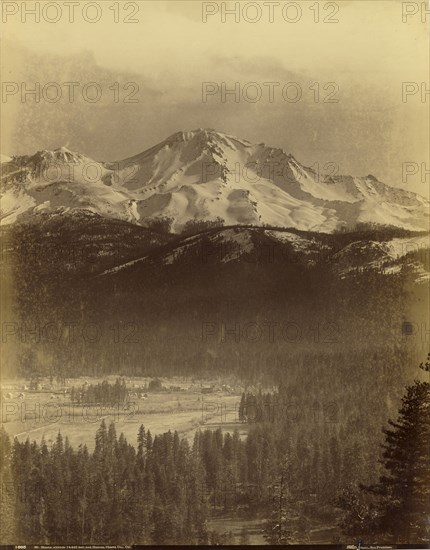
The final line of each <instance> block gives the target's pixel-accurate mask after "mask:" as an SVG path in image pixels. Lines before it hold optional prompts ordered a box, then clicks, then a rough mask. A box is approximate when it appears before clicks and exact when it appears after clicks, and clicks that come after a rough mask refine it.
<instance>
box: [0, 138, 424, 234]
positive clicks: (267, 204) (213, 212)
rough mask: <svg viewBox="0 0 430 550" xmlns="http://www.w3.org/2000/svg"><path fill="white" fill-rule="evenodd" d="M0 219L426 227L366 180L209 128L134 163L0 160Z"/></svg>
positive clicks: (415, 209)
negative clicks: (63, 216) (84, 214)
mask: <svg viewBox="0 0 430 550" xmlns="http://www.w3.org/2000/svg"><path fill="white" fill-rule="evenodd" d="M1 172H2V178H1V180H2V190H1V203H0V206H1V210H0V215H1V223H2V224H11V223H15V222H17V221H22V220H25V219H28V218H29V217H30V218H31V217H33V216H34V215H37V214H40V213H54V212H55V213H61V212H64V213H66V212H67V213H72V214H73V212H74V211H75V210H80V211H81V210H86V211H92V212H94V213H96V214H100V215H102V216H104V217H107V218H113V219H119V220H124V221H129V222H132V223H135V224H138V225H142V226H146V225H148V224H150V222H151V220H154V219H157V218H170V219H171V220H172V230H173V231H175V232H180V231H181V230H182V229H183V227H184V226H185V224H186V223H187V222H188V221H190V220H202V221H212V220H217V219H220V220H222V222H223V223H224V224H225V225H235V224H241V225H253V226H261V225H263V224H266V225H269V226H278V227H293V228H296V229H299V230H308V231H318V232H328V233H329V232H332V231H334V230H336V229H339V228H342V227H344V228H347V229H348V228H352V227H354V226H355V225H356V224H357V223H358V222H370V223H378V224H388V225H393V226H397V227H402V228H404V229H409V230H428V227H429V206H430V203H429V201H428V200H427V199H425V198H424V197H421V196H419V195H417V194H415V193H411V192H408V191H406V190H403V189H396V188H393V187H390V186H388V185H386V184H384V183H382V182H380V181H378V180H377V179H376V178H375V177H373V176H370V175H369V176H366V177H354V176H323V175H321V174H318V173H316V172H315V171H314V170H313V169H311V168H307V167H305V166H303V165H301V164H300V163H299V162H298V161H297V160H296V159H295V158H294V157H293V156H292V155H290V154H287V153H285V152H284V151H283V150H282V149H276V148H273V147H269V146H266V145H265V144H264V143H260V144H252V143H250V142H248V141H246V140H243V139H239V138H236V137H233V136H229V135H226V134H223V133H220V132H217V131H215V130H210V129H209V130H208V129H206V130H203V129H198V130H195V131H192V132H178V133H176V134H173V135H172V136H170V137H169V138H167V139H166V140H165V141H163V142H162V143H160V144H158V145H156V146H155V147H152V148H151V149H149V150H147V151H145V152H143V153H140V154H138V155H136V156H134V157H131V158H127V159H125V160H122V161H118V162H96V161H94V160H92V159H90V158H88V157H86V156H84V155H81V154H78V153H74V152H72V151H69V150H68V149H67V148H64V147H62V148H60V149H56V150H55V151H39V152H37V153H36V154H34V155H33V156H21V157H13V158H12V159H7V158H5V159H4V161H3V159H2V164H1Z"/></svg>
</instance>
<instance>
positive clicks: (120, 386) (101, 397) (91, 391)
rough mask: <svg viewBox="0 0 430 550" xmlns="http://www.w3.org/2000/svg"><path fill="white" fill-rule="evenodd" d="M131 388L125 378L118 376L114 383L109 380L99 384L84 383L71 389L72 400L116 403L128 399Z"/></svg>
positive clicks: (88, 402)
mask: <svg viewBox="0 0 430 550" xmlns="http://www.w3.org/2000/svg"><path fill="white" fill-rule="evenodd" d="M128 397H129V390H128V389H127V386H126V383H125V380H124V379H123V378H117V379H116V382H115V383H114V384H110V383H109V382H108V381H107V380H104V381H103V382H101V383H99V384H83V385H82V386H81V387H80V388H75V387H74V386H73V387H72V389H71V390H70V400H71V401H72V403H78V404H81V403H82V404H93V405H94V404H100V405H116V404H122V403H125V402H126V401H128Z"/></svg>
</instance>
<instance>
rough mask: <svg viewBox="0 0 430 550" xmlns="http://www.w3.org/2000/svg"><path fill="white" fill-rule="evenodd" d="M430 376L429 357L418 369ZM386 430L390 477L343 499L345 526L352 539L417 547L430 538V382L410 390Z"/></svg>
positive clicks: (385, 460) (385, 462)
mask: <svg viewBox="0 0 430 550" xmlns="http://www.w3.org/2000/svg"><path fill="white" fill-rule="evenodd" d="M420 368H421V369H422V370H424V371H426V372H429V371H430V354H429V355H428V357H427V362H426V363H425V364H424V365H423V364H421V365H420ZM389 425H390V427H389V428H388V429H384V430H383V432H384V434H385V444H384V445H383V449H384V450H383V453H382V459H381V463H382V464H383V465H384V467H385V470H386V472H385V473H384V475H382V476H381V477H380V479H379V482H378V483H377V484H375V485H373V486H369V487H365V486H361V490H362V494H361V495H352V494H349V495H347V494H345V493H344V495H343V499H341V502H340V504H341V505H343V506H344V507H345V508H347V513H346V516H345V518H344V521H343V525H344V530H345V532H347V533H348V534H361V535H363V534H364V533H366V534H368V533H369V532H370V531H372V532H373V534H374V538H375V539H377V541H378V542H379V541H381V542H397V543H418V542H427V541H428V540H429V537H430V524H429V520H428V518H429V512H430V452H429V451H430V383H429V382H420V381H417V380H416V381H415V382H414V384H413V385H412V386H409V387H407V389H406V394H405V395H404V397H403V399H402V406H401V408H400V410H399V416H398V419H397V421H396V422H394V421H392V420H389Z"/></svg>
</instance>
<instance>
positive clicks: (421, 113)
mask: <svg viewBox="0 0 430 550" xmlns="http://www.w3.org/2000/svg"><path fill="white" fill-rule="evenodd" d="M5 3H6V4H8V3H7V2H5ZM5 3H4V4H5ZM9 4H11V3H9ZM13 4H15V3H13ZM27 4H28V5H29V6H30V7H31V6H32V5H34V4H35V2H27ZM36 4H40V5H41V4H43V3H42V2H39V3H38V2H36ZM82 4H85V2H82V1H81V5H82ZM94 4H95V2H94ZM224 4H225V3H224ZM227 4H228V5H229V7H230V8H231V7H232V5H234V4H235V3H234V2H228V3H227ZM247 4H248V5H249V6H248V8H246V10H245V11H243V10H244V6H245V5H247ZM252 4H256V3H255V2H251V3H249V2H246V1H242V2H241V3H240V5H239V7H240V8H241V13H240V20H239V22H235V20H234V17H233V16H227V18H226V21H225V22H223V21H222V19H221V5H220V4H219V5H218V6H216V5H215V3H211V6H209V7H208V10H209V9H213V10H215V9H217V8H218V13H216V14H215V15H212V16H208V18H207V22H206V23H204V22H203V21H202V2H200V1H197V0H196V1H189V2H182V1H180V0H179V1H178V0H169V1H159V0H157V1H156V2H151V1H146V0H145V1H139V2H129V3H128V5H127V2H119V3H117V6H118V14H115V11H114V9H110V8H114V7H115V6H114V5H115V2H113V1H110V0H103V1H100V2H99V6H100V14H101V17H100V20H99V21H97V22H93V23H90V22H87V21H85V20H84V19H83V13H82V6H78V7H77V8H76V12H75V21H74V22H70V21H69V14H68V8H67V7H66V6H65V5H64V3H63V2H61V1H59V2H57V5H59V6H60V8H61V14H60V15H61V18H60V19H59V21H57V22H55V23H53V22H47V21H44V20H43V18H42V20H41V21H40V22H39V23H36V22H34V18H33V17H32V16H30V15H28V16H27V19H26V20H25V21H22V18H23V17H22V16H23V14H22V13H17V14H12V15H10V16H8V18H7V21H6V22H5V23H4V25H3V40H2V42H3V46H2V54H1V57H2V69H3V71H2V73H3V76H2V80H3V82H5V81H6V82H11V83H13V82H15V83H16V86H18V90H19V91H18V93H16V94H15V95H10V96H7V97H5V95H4V93H3V103H2V105H1V108H2V119H3V133H2V147H1V148H2V153H4V154H8V155H13V154H28V153H33V152H34V151H36V150H40V149H53V148H56V147H59V146H62V145H66V146H68V147H69V148H70V149H73V150H78V151H79V152H82V153H84V154H86V155H88V156H90V157H93V158H96V159H97V160H116V159H120V158H125V157H128V156H132V155H133V154H136V153H138V152H141V151H143V150H144V149H147V148H149V147H150V146H152V145H154V144H156V143H158V142H159V141H161V140H163V139H164V138H166V137H167V136H168V135H170V134H172V133H174V132H176V131H178V130H191V129H195V128H199V127H202V128H205V127H211V128H215V129H218V130H220V131H224V132H227V133H231V134H234V135H237V136H240V137H243V138H246V139H249V140H250V141H253V142H254V141H255V142H258V143H259V142H262V141H263V142H265V143H267V144H269V145H273V146H276V147H282V148H284V149H285V150H286V151H288V152H291V153H292V154H293V155H295V156H296V158H297V159H298V160H299V161H300V162H302V163H303V164H305V165H314V163H316V162H317V163H319V165H320V166H321V167H323V165H324V164H325V163H327V162H331V163H335V164H336V165H338V166H339V173H347V174H356V175H367V174H369V173H371V174H374V175H375V176H377V177H378V178H379V179H381V180H383V181H385V182H386V183H390V184H392V185H395V186H399V187H404V188H406V189H409V190H412V191H415V192H420V193H421V194H427V195H428V187H429V181H430V177H428V178H427V183H421V181H420V180H421V173H420V172H418V173H417V174H416V175H415V176H413V177H409V178H408V180H407V181H406V182H403V181H402V164H403V163H405V162H410V163H416V166H417V168H418V166H419V165H420V164H421V163H424V162H427V165H428V162H429V161H428V151H429V148H428V145H429V143H428V132H429V105H430V97H429V96H424V97H421V93H420V91H418V92H417V93H416V94H415V95H410V96H409V97H408V98H407V102H403V101H402V83H403V82H411V83H417V84H416V85H412V87H416V89H419V88H420V87H421V83H425V82H426V81H427V86H428V78H429V77H428V68H429V54H428V50H429V47H428V46H429V38H428V36H429V34H428V22H427V24H425V23H423V22H422V21H421V16H420V14H419V13H418V14H415V15H412V16H410V17H408V18H407V20H406V22H403V21H402V2H401V1H397V0H394V1H390V0H385V1H378V0H373V1H348V0H341V1H340V2H338V3H337V4H336V3H334V2H318V3H316V2H314V1H313V2H299V3H296V4H299V6H300V9H301V12H302V13H301V16H300V17H299V16H298V13H297V11H296V8H295V7H294V5H293V4H294V3H291V2H283V1H279V2H278V4H279V6H274V7H273V10H274V21H273V22H270V20H269V15H270V12H269V7H268V6H267V5H265V4H264V2H259V3H258V5H259V6H260V8H261V13H262V16H261V19H260V20H259V21H257V22H255V23H251V22H248V21H247V20H246V18H248V19H250V18H253V17H254V15H255V14H256V13H257V11H256V10H257V8H256V7H255V6H253V5H252ZM286 4H290V7H288V10H287V12H286V15H287V17H288V18H289V19H290V20H292V19H294V18H297V19H298V20H297V21H296V22H295V23H293V22H288V21H285V20H284V18H283V16H282V8H283V6H285V5H286ZM418 4H419V3H417V5H418ZM16 5H18V6H20V5H21V2H19V3H17V4H16ZM411 5H412V4H411ZM134 6H135V8H134ZM312 6H313V9H311V7H312ZM315 6H318V10H319V13H318V15H319V22H315V18H316V16H317V13H316V7H315ZM336 6H338V8H339V9H338V11H337V9H336ZM3 9H4V8H3ZM8 9H10V10H12V8H8ZM19 9H20V11H21V8H20V7H19ZM403 9H404V8H403ZM411 9H412V8H411ZM335 11H337V13H335ZM132 12H135V13H132ZM87 14H88V16H89V17H90V18H94V16H95V14H96V12H95V9H93V10H91V9H89V11H88V12H87ZM56 15H57V16H58V15H59V12H57V13H55V10H54V8H52V9H51V10H50V11H49V12H47V17H49V18H51V20H52V19H54V18H55V17H56ZM116 15H118V16H119V19H120V21H119V22H118V23H116V22H115V21H114V18H115V16H116ZM127 15H128V16H130V17H131V18H133V19H135V20H137V22H135V23H126V22H124V17H127ZM324 18H326V19H330V20H336V19H337V20H338V22H337V23H327V22H326V23H324V22H323V19H324ZM36 82H39V83H40V86H41V87H43V86H44V85H45V84H47V83H48V82H56V83H58V86H59V89H60V91H61V92H62V94H63V95H62V98H61V99H60V100H59V101H58V102H56V103H50V102H49V101H47V100H46V98H44V96H43V95H42V93H41V97H40V101H39V102H38V103H35V102H34V100H33V99H32V98H31V97H29V96H28V97H27V98H26V101H24V102H23V101H22V99H21V96H20V92H21V91H22V88H23V87H24V86H27V88H28V89H30V88H31V87H32V86H33V87H34V84H35V83H36ZM65 82H77V83H79V84H78V86H77V87H76V89H75V94H76V97H75V100H74V101H73V102H71V103H70V102H69V98H68V88H67V86H64V83H65ZM89 82H96V83H97V84H98V86H99V87H100V89H101V91H102V98H101V100H100V101H97V102H94V103H90V102H88V101H84V100H83V99H82V91H83V89H84V85H85V84H86V83H89ZM115 82H117V83H119V86H120V95H119V99H120V101H119V102H115V101H114V83H115ZM127 82H134V83H136V85H137V86H138V87H139V91H138V93H136V94H135V95H134V96H133V98H134V99H137V100H138V101H137V102H135V103H124V102H123V99H124V98H125V97H126V95H127V94H129V93H131V92H133V86H135V85H133V86H130V87H129V88H127V89H126V90H124V89H123V86H124V85H125V84H127ZM204 82H212V83H215V84H214V86H215V87H216V86H218V87H219V89H220V90H221V87H222V83H225V85H226V86H227V87H228V88H233V87H234V86H235V83H236V82H238V83H239V88H240V91H241V92H242V91H243V90H244V88H245V90H246V85H247V84H248V83H251V82H253V83H255V84H256V86H255V85H254V86H253V87H252V86H250V87H248V91H249V96H248V98H251V99H253V98H254V97H255V92H256V90H258V89H260V90H261V91H262V97H261V99H260V100H259V101H257V102H249V101H246V99H245V98H244V97H243V95H241V96H240V97H239V101H238V102H235V101H234V97H233V96H232V95H228V96H227V97H226V98H225V101H222V96H221V93H215V94H214V95H213V96H210V97H208V99H207V101H206V102H203V101H202V83H204ZM265 82H274V83H279V86H275V87H274V88H273V90H274V97H273V101H270V98H269V87H268V86H267V85H266V86H265V85H264V84H263V83H265ZM291 82H294V83H296V84H294V85H292V86H290V87H289V88H288V93H289V97H290V98H293V97H294V94H295V93H296V91H297V89H298V86H299V87H300V90H301V99H300V100H299V101H297V102H289V101H286V100H285V99H284V98H283V96H282V93H281V90H282V88H283V87H284V85H286V84H288V83H291ZM329 82H333V83H335V85H330V86H329V87H328V88H326V89H325V90H324V86H325V85H326V84H327V83H329ZM23 83H25V84H23ZM315 83H317V84H315ZM10 86H14V85H10ZM9 89H12V88H9ZM15 89H16V88H15ZM317 89H319V101H316V91H317ZM334 90H338V91H337V92H336V93H335V94H334V95H333V96H332V99H338V102H336V103H327V102H324V101H323V100H324V98H326V97H327V94H328V92H333V91H334ZM54 92H55V88H52V87H51V88H49V89H47V93H48V98H52V97H53V96H52V94H53V93H54ZM93 92H94V88H92V89H91V88H88V94H89V95H90V96H91V97H93ZM49 94H51V95H49ZM425 100H426V101H425ZM411 170H412V168H411Z"/></svg>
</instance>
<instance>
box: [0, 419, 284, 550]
mask: <svg viewBox="0 0 430 550" xmlns="http://www.w3.org/2000/svg"><path fill="white" fill-rule="evenodd" d="M1 437H2V440H3V441H2V442H3V443H4V445H2V448H3V449H4V450H5V451H4V455H3V460H2V482H3V487H4V490H5V488H6V491H7V492H6V493H5V494H4V495H3V497H8V498H3V499H2V508H3V510H2V512H4V517H5V518H7V521H6V522H5V523H3V526H2V529H3V533H2V536H3V539H2V540H5V541H13V542H19V541H21V542H25V543H32V544H36V543H62V542H64V541H67V542H68V543H72V542H73V543H110V544H114V543H122V544H124V543H129V544H131V543H141V544H216V543H219V542H220V541H222V540H223V541H224V542H225V537H224V538H222V537H221V539H220V538H219V536H218V535H217V534H216V533H213V532H211V531H210V530H209V528H208V519H209V517H210V515H211V513H214V512H215V511H228V510H233V509H235V508H236V507H237V506H242V507H244V506H245V507H249V506H250V505H258V504H261V503H263V498H264V495H267V496H269V495H270V486H271V485H273V483H274V481H273V475H274V473H275V471H276V461H277V458H276V453H272V450H273V448H272V447H271V446H267V445H265V444H264V441H263V440H260V438H259V437H255V436H253V437H250V438H249V440H248V441H247V442H243V441H241V440H240V438H239V435H238V433H237V432H235V433H234V434H233V435H231V434H229V433H227V434H224V435H223V434H222V432H221V430H217V431H211V430H206V431H204V432H198V433H196V435H195V437H194V441H193V444H192V445H191V446H190V445H189V443H188V441H187V440H186V439H180V438H179V436H178V434H177V432H175V433H173V434H172V433H171V432H170V431H169V432H167V433H165V434H162V435H157V436H155V437H154V438H153V437H152V436H151V433H150V432H149V431H146V430H145V428H144V427H143V426H141V427H140V429H139V433H138V446H137V449H136V448H135V447H133V446H132V445H130V444H129V443H128V442H127V440H126V438H125V437H124V435H123V434H121V435H120V436H119V437H117V434H116V430H115V425H114V424H113V423H112V424H110V426H109V427H107V426H106V424H105V423H104V422H102V424H101V426H100V428H99V429H98V431H97V433H96V437H95V448H94V451H93V452H92V453H90V452H89V451H88V449H87V447H86V446H85V445H83V446H82V445H80V446H79V448H78V449H77V450H75V449H73V448H72V447H71V446H70V444H69V441H68V439H67V438H65V439H63V437H62V436H61V434H60V433H59V434H58V436H57V438H56V441H55V442H54V443H53V444H52V446H51V448H49V447H48V446H47V444H46V443H45V442H44V441H42V443H41V444H40V445H38V444H37V443H36V442H32V443H30V441H29V440H27V441H26V442H24V443H20V442H18V440H16V439H15V441H14V443H13V444H12V445H10V442H9V440H8V438H7V436H6V434H5V432H4V431H3V432H2V436H1ZM272 443H273V442H272ZM261 459H263V463H262V464H260V460H261ZM6 508H7V509H6ZM230 542H231V541H230Z"/></svg>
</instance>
